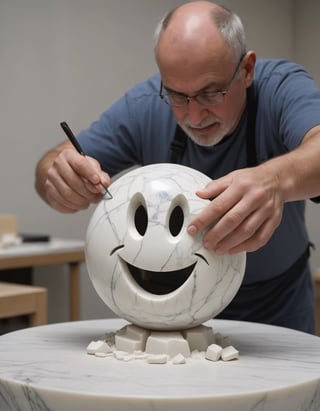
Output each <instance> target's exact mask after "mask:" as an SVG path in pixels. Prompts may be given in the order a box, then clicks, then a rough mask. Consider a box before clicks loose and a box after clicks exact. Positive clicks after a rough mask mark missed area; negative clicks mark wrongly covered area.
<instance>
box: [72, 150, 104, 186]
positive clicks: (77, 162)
mask: <svg viewBox="0 0 320 411" xmlns="http://www.w3.org/2000/svg"><path fill="white" fill-rule="evenodd" d="M69 155H70V157H69V158H68V163H69V164H70V167H71V168H72V170H73V171H74V173H75V174H76V175H77V176H79V177H80V178H81V179H85V180H86V181H88V182H89V183H90V184H89V185H87V188H88V189H89V191H91V192H93V193H97V192H101V191H103V189H104V186H103V184H102V181H101V180H104V181H105V180H106V176H107V174H106V173H103V172H102V170H101V167H100V164H99V163H98V161H96V160H95V159H93V158H91V157H87V156H81V155H79V154H78V153H74V151H73V152H72V154H71V153H68V152H67V153H66V156H69ZM106 184H107V185H109V184H110V180H109V181H107V182H106Z"/></svg>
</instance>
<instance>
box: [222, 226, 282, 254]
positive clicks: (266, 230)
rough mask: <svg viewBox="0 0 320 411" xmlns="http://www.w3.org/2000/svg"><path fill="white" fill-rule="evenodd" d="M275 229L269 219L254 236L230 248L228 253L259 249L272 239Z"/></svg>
mask: <svg viewBox="0 0 320 411" xmlns="http://www.w3.org/2000/svg"><path fill="white" fill-rule="evenodd" d="M274 229H275V228H274V226H273V224H270V223H269V221H265V222H264V224H262V225H261V227H260V228H259V229H258V230H257V231H256V233H255V234H254V235H253V236H251V237H250V238H248V239H247V240H246V241H244V242H242V243H240V244H238V245H237V246H235V247H232V248H230V249H229V250H228V253H229V254H236V253H240V252H243V251H246V252H253V251H256V250H258V249H259V248H261V247H263V246H264V245H265V244H266V243H267V242H268V241H269V240H270V238H271V236H272V234H273V232H274Z"/></svg>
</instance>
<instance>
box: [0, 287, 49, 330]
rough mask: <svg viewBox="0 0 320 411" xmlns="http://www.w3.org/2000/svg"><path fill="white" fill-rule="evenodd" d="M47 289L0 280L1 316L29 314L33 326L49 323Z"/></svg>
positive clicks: (30, 323)
mask: <svg viewBox="0 0 320 411" xmlns="http://www.w3.org/2000/svg"><path fill="white" fill-rule="evenodd" d="M47 310H48V307H47V289H46V288H43V287H35V286H33V285H22V284H13V283H7V282H0V318H9V317H18V316H20V315H28V316H29V325H30V326H31V327H33V326H37V325H44V324H47V321H48V320H47V314H48V311H47Z"/></svg>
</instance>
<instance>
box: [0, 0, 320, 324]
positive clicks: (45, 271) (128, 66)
mask: <svg viewBox="0 0 320 411" xmlns="http://www.w3.org/2000/svg"><path fill="white" fill-rule="evenodd" d="M182 3H183V1H181V0H180V1H178V0H161V1H160V0H90V1H88V0H1V1H0V53H1V70H0V73H1V74H0V89H1V99H0V116H1V142H2V149H1V151H0V186H1V192H2V193H1V205H0V212H3V213H4V212H11V213H15V214H17V215H18V218H19V222H20V230H21V231H29V232H45V233H50V234H51V235H53V236H60V237H71V238H84V235H85V231H86V227H87V224H88V221H89V218H90V216H91V214H92V211H93V208H90V209H89V210H88V211H86V212H81V213H78V214H76V215H72V216H70V215H67V216H66V215H61V214H58V213H56V212H55V211H53V210H51V209H50V208H49V207H48V206H46V205H45V204H44V203H43V202H42V201H41V200H40V199H39V198H38V197H37V195H36V193H35V191H34V188H33V184H34V177H33V175H34V168H35V164H36V162H37V161H38V159H39V158H40V156H41V155H42V154H43V152H44V151H46V150H47V149H49V148H51V147H52V146H53V145H55V144H57V143H59V142H60V141H62V140H63V139H64V136H63V134H62V131H61V130H60V127H59V122H60V121H62V120H66V121H68V122H69V124H70V125H71V127H72V128H73V129H74V131H75V132H77V131H79V130H80V129H82V128H83V127H85V126H87V125H88V124H89V123H90V122H91V121H93V120H94V119H95V118H96V117H97V116H98V115H99V114H100V112H101V111H103V110H104V109H105V108H106V107H107V106H109V105H110V104H111V103H112V102H113V101H114V100H115V99H116V98H118V97H119V96H120V95H121V94H122V93H123V92H124V91H125V90H126V89H127V88H128V87H130V86H131V85H133V84H134V83H135V82H137V81H140V80H142V79H144V78H145V77H146V76H148V75H150V74H151V73H153V72H154V71H155V70H156V67H155V64H154V61H153V51H152V44H153V43H152V36H153V30H154V27H155V25H156V23H157V21H158V20H159V18H160V17H161V16H162V15H163V14H164V13H165V12H166V11H167V10H169V9H171V8H172V7H175V6H177V5H180V4H182ZM316 3H317V2H316V0H314V1H311V0H309V1H305V0H304V2H303V4H307V7H306V8H307V11H305V10H304V13H301V18H302V19H303V22H302V23H301V26H299V25H298V32H297V33H298V35H299V36H302V37H304V36H307V34H306V33H309V27H308V25H307V24H306V21H307V17H309V14H310V15H311V17H313V7H314V4H316ZM224 4H225V5H227V6H229V7H230V8H233V9H234V10H235V11H237V12H238V14H239V15H240V16H241V17H242V19H243V21H244V23H245V25H246V28H247V38H248V44H249V48H252V49H255V50H256V51H257V53H258V55H259V56H263V57H285V58H293V57H294V56H295V54H294V52H295V50H294V46H295V45H296V46H297V47H298V46H299V50H300V53H299V55H297V56H298V57H299V58H301V59H302V58H303V55H304V52H305V51H306V50H305V48H304V47H302V45H300V43H299V42H298V41H297V37H296V36H294V31H293V27H294V23H295V20H294V11H295V7H298V6H299V5H300V2H299V1H298V2H294V1H291V0H283V1H278V0H229V1H227V0H226V1H224ZM301 4H302V1H301ZM317 7H318V9H319V6H318V5H317ZM301 9H302V7H301ZM298 10H299V17H300V12H301V11H302V10H300V8H299V7H298ZM302 14H303V16H302ZM318 15H319V13H318ZM315 23H317V22H315ZM318 38H319V34H318ZM311 40H312V41H313V43H314V44H315V46H314V47H315V48H316V46H317V43H316V40H315V39H312V38H311ZM309 57H310V56H309V54H308V56H307V58H308V63H309V62H310V65H311V66H313V64H314V61H313V60H312V59H310V58H309ZM313 68H314V67H313ZM314 70H315V71H316V68H314ZM314 218H315V219H316V216H314ZM311 225H312V228H313V227H315V224H314V221H312V222H311ZM313 234H314V237H315V241H316V242H317V243H319V244H320V239H319V234H318V233H313ZM317 236H318V237H317ZM319 262H320V258H319ZM65 271H66V270H65V267H61V269H53V268H52V267H48V268H42V269H37V270H36V282H37V283H39V284H44V285H48V287H49V302H50V310H49V320H50V321H51V322H52V321H63V320H66V319H68V310H67V308H68V294H67V293H68V281H67V277H66V276H65ZM81 293H82V306H81V312H82V318H95V317H101V316H104V315H106V312H107V311H106V308H105V306H104V304H103V303H101V302H100V300H99V299H98V297H97V296H96V294H95V292H94V290H93V288H92V286H91V283H90V281H89V279H88V277H87V274H86V271H85V267H83V274H82V290H81ZM60 296H61V297H60ZM60 298H61V301H60ZM58 299H59V303H57V301H58Z"/></svg>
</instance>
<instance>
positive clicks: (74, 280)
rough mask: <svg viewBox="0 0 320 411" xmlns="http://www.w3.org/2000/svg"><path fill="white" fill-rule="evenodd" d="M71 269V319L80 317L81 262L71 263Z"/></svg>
mask: <svg viewBox="0 0 320 411" xmlns="http://www.w3.org/2000/svg"><path fill="white" fill-rule="evenodd" d="M69 269H70V319H71V321H78V320H79V319H80V264H79V263H69Z"/></svg>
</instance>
